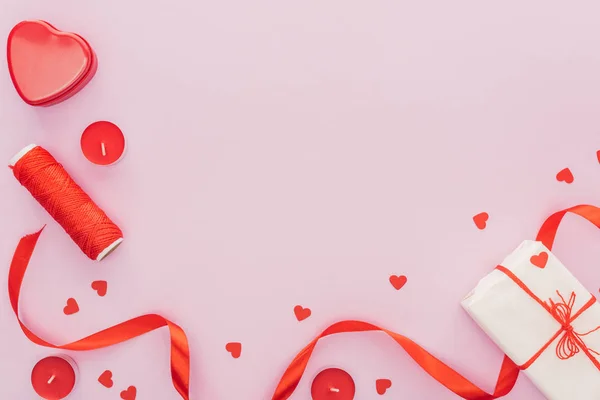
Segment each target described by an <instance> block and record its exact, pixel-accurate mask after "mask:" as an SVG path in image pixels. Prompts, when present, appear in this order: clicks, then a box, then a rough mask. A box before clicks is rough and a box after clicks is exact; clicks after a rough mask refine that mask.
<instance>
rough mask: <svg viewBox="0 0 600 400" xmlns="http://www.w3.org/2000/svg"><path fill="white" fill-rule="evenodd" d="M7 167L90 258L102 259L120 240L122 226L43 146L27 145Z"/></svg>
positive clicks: (121, 239)
mask: <svg viewBox="0 0 600 400" xmlns="http://www.w3.org/2000/svg"><path fill="white" fill-rule="evenodd" d="M10 167H11V168H12V170H13V174H14V175H15V178H17V180H18V181H19V182H20V183H21V185H23V186H24V187H25V188H26V189H27V190H28V191H29V192H30V193H31V195H32V196H33V197H34V198H35V199H36V200H37V201H38V203H40V204H41V205H42V207H44V208H45V209H46V211H48V213H49V214H50V215H51V216H52V218H54V219H55V220H56V222H58V223H59V224H60V225H61V226H62V227H63V229H64V230H65V231H66V232H67V233H68V234H69V236H71V238H72V239H73V241H74V242H75V243H76V244H77V245H78V246H79V248H81V250H82V251H83V252H84V253H85V254H86V255H87V256H88V257H89V258H91V259H92V260H98V261H100V260H102V259H103V258H104V257H106V256H107V255H108V254H110V252H112V251H113V250H114V249H115V248H116V247H117V246H118V245H119V244H120V243H121V242H122V241H123V232H121V229H119V227H118V226H117V225H116V224H115V223H114V222H112V221H111V220H110V218H108V216H107V215H106V214H105V213H104V211H102V209H100V207H98V206H97V205H96V203H94V202H93V200H92V199H91V198H90V196H88V195H87V194H86V193H85V192H84V191H83V189H81V187H79V185H77V183H75V181H74V180H73V179H72V178H71V177H70V176H69V174H68V173H67V171H65V169H64V168H63V166H62V165H61V164H59V163H58V162H57V161H56V159H55V158H54V157H52V155H51V154H50V153H49V152H48V151H46V150H45V149H43V148H42V147H40V146H36V145H30V146H27V147H26V148H24V149H23V150H21V151H20V152H19V153H18V154H17V155H16V156H15V157H14V158H13V160H11V162H10Z"/></svg>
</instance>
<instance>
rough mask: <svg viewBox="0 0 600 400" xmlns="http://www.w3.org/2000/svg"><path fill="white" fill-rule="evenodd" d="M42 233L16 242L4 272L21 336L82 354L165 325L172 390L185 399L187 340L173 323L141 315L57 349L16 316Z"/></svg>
mask: <svg viewBox="0 0 600 400" xmlns="http://www.w3.org/2000/svg"><path fill="white" fill-rule="evenodd" d="M42 230H43V228H42V229H41V230H40V231H38V232H36V233H33V234H31V235H27V236H25V237H23V238H22V239H21V240H20V241H19V245H18V246H17V249H16V250H15V254H14V256H13V260H12V262H11V264H10V271H9V273H8V295H9V298H10V304H11V305H12V309H13V311H14V312H15V315H16V316H17V320H18V321H19V325H20V326H21V329H22V330H23V333H25V336H27V337H28V338H29V340H31V341H32V342H33V343H35V344H38V345H40V346H45V347H50V348H53V349H61V350H75V351H85V350H96V349H101V348H104V347H108V346H112V345H114V344H118V343H122V342H125V341H127V340H129V339H133V338H135V337H137V336H140V335H143V334H145V333H148V332H151V331H153V330H155V329H158V328H162V327H164V326H167V327H168V328H169V333H170V336H171V379H172V380H173V385H174V386H175V389H176V390H177V392H179V394H180V395H181V397H182V398H183V399H185V400H189V387H190V351H189V347H188V341H187V337H186V336H185V332H184V331H183V329H181V328H180V327H179V326H178V325H177V324H174V323H173V322H171V321H169V320H167V319H165V318H163V317H161V316H160V315H157V314H147V315H142V316H140V317H137V318H133V319H130V320H129V321H125V322H122V323H120V324H118V325H115V326H113V327H110V328H107V329H104V330H103V331H100V332H98V333H94V334H93V335H90V336H88V337H85V338H83V339H80V340H77V341H75V342H72V343H68V344H65V345H62V346H57V345H55V344H52V343H50V342H47V341H45V340H44V339H41V338H40V337H39V336H37V335H36V334H35V333H33V332H32V331H30V330H29V328H27V327H26V326H25V325H24V324H23V322H22V321H21V318H20V317H19V295H20V293H21V285H22V283H23V278H24V276H25V271H26V270H27V266H28V264H29V260H30V259H31V255H32V254H33V250H34V249H35V245H36V243H37V240H38V238H39V236H40V234H41V233H42Z"/></svg>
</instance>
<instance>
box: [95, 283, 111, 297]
mask: <svg viewBox="0 0 600 400" xmlns="http://www.w3.org/2000/svg"><path fill="white" fill-rule="evenodd" d="M92 289H94V290H95V291H96V292H97V293H98V296H100V297H104V296H105V295H106V290H107V289H108V283H106V281H94V282H92Z"/></svg>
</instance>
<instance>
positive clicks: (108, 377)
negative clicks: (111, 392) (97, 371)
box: [98, 370, 113, 388]
mask: <svg viewBox="0 0 600 400" xmlns="http://www.w3.org/2000/svg"><path fill="white" fill-rule="evenodd" d="M98 382H100V384H101V385H102V386H104V387H107V388H111V387H113V380H112V372H110V371H109V370H106V371H104V372H103V373H102V375H100V377H99V378H98Z"/></svg>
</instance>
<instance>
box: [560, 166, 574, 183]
mask: <svg viewBox="0 0 600 400" xmlns="http://www.w3.org/2000/svg"><path fill="white" fill-rule="evenodd" d="M556 180H557V181H559V182H565V183H568V184H571V183H573V181H574V180H575V177H574V176H573V173H572V172H571V170H570V169H569V168H565V169H563V170H562V171H560V172H559V173H558V174H556Z"/></svg>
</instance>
